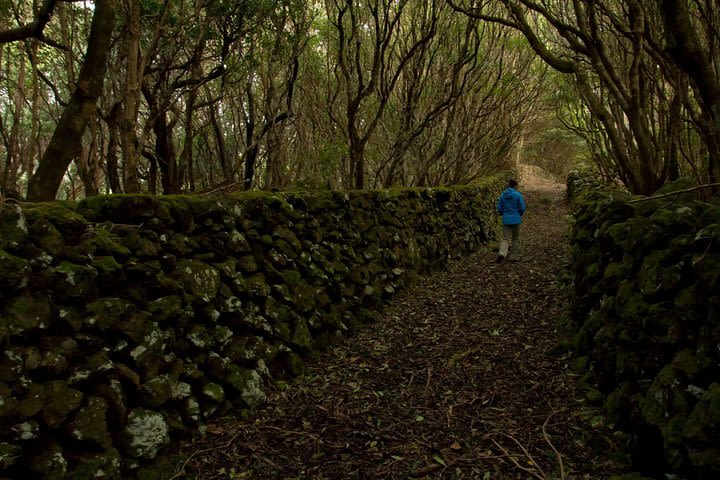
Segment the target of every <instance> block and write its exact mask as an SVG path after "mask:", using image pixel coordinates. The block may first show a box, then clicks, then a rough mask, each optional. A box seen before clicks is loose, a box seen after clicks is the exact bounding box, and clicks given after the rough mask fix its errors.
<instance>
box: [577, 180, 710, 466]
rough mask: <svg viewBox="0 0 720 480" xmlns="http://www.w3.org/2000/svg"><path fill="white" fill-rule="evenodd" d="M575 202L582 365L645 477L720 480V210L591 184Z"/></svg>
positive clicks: (684, 198) (686, 199)
mask: <svg viewBox="0 0 720 480" xmlns="http://www.w3.org/2000/svg"><path fill="white" fill-rule="evenodd" d="M682 186H683V185H675V186H670V187H668V188H667V189H666V190H664V191H661V192H659V193H660V194H663V193H669V192H671V191H672V190H673V189H678V188H680V187H682ZM568 192H569V193H570V194H571V196H572V200H573V208H574V219H575V223H574V227H573V232H572V244H573V247H572V248H573V250H572V251H573V270H574V296H573V301H572V318H573V320H574V322H575V327H576V331H577V334H576V336H575V339H574V343H575V347H576V349H577V351H578V352H579V354H580V355H585V356H586V357H583V358H581V362H580V363H583V360H588V363H589V364H590V365H591V366H592V368H593V370H594V375H595V378H596V379H597V382H598V385H599V389H600V391H601V392H602V393H603V394H604V398H605V407H606V409H607V411H608V412H609V413H610V417H611V419H612V420H613V421H614V422H615V425H616V426H617V427H618V428H619V429H621V430H625V431H627V432H630V433H631V434H632V435H633V439H634V445H633V448H634V453H635V458H636V467H637V468H638V469H640V470H644V471H645V473H647V474H650V475H652V476H655V477H658V478H659V477H660V476H662V475H663V474H664V473H666V472H676V473H680V474H681V475H683V476H685V477H686V478H720V206H719V205H718V204H717V203H715V204H712V203H704V202H702V201H699V200H697V199H696V198H695V197H694V196H693V194H692V193H686V194H682V195H681V194H672V195H670V196H665V197H662V198H657V199H654V200H642V201H637V200H640V198H639V197H631V196H629V195H627V194H626V193H623V192H620V191H619V190H616V189H612V188H609V187H607V186H603V185H600V184H598V183H597V182H595V181H593V180H592V179H591V178H589V177H587V176H581V175H580V176H578V175H575V176H571V177H570V179H569V184H568Z"/></svg>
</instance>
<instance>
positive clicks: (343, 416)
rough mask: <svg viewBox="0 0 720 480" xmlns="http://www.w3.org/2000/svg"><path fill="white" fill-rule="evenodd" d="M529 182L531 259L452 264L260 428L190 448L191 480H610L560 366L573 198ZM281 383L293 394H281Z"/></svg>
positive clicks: (402, 298) (527, 243)
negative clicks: (560, 329)
mask: <svg viewBox="0 0 720 480" xmlns="http://www.w3.org/2000/svg"><path fill="white" fill-rule="evenodd" d="M532 173H533V172H532V171H530V170H527V169H526V171H525V175H524V178H523V179H522V180H521V190H522V191H523V192H524V193H525V195H526V199H527V200H528V205H529V210H528V213H527V215H526V221H525V225H524V227H523V228H524V229H523V232H522V235H523V238H524V257H523V260H522V261H520V262H516V263H503V264H496V263H495V262H494V260H495V255H494V253H493V252H482V253H478V254H476V255H474V256H472V257H469V258H464V259H462V260H460V261H457V262H453V263H452V264H451V265H450V267H449V268H448V270H447V271H445V272H440V273H436V274H433V275H431V276H429V277H428V278H426V279H425V280H424V281H422V282H421V283H419V284H417V285H415V286H414V287H412V288H410V289H408V290H406V291H405V292H403V293H402V294H400V295H399V296H398V297H397V298H396V300H395V301H394V302H393V303H392V305H391V306H389V307H388V308H386V309H385V311H384V312H383V313H382V314H381V315H380V319H379V320H378V322H377V323H375V324H373V325H371V326H368V327H367V328H364V329H363V330H362V331H361V332H359V333H358V335H356V336H355V337H353V338H351V339H349V340H347V341H346V342H345V343H344V344H343V345H342V346H341V347H337V348H334V349H333V350H332V351H330V352H328V353H326V354H323V355H322V356H321V357H320V358H319V359H318V360H317V361H314V362H312V363H311V364H310V365H309V370H308V373H307V375H304V376H303V377H301V378H298V379H295V380H293V381H291V382H290V384H289V385H287V388H280V387H277V388H276V389H275V390H274V391H273V392H272V393H271V394H270V395H269V404H268V406H267V407H265V408H264V409H263V410H262V411H260V412H257V414H256V415H255V416H254V417H253V418H249V419H247V420H239V421H237V423H235V424H229V423H226V424H223V425H221V426H211V427H210V428H209V431H210V432H211V433H210V434H209V435H208V436H206V438H205V439H203V440H202V441H201V442H199V443H196V444H194V445H187V446H185V448H184V452H183V453H184V454H186V455H193V456H192V457H191V458H189V459H187V460H186V462H185V465H184V474H183V476H185V475H187V477H188V478H193V477H195V478H244V479H275V478H277V479H350V478H352V479H371V478H372V479H401V478H402V479H406V478H443V479H456V478H457V479H460V478H473V479H476V478H477V479H483V480H486V479H491V478H492V479H496V478H541V479H542V478H548V479H549V478H561V462H562V472H564V473H565V474H566V475H567V478H601V477H602V476H604V475H599V476H598V474H599V473H600V472H610V471H612V470H613V469H614V468H615V467H614V466H613V465H612V464H610V463H609V462H608V460H607V456H603V455H600V456H598V454H597V453H595V452H594V451H593V449H592V448H591V445H594V448H595V451H597V450H602V449H603V448H605V445H604V442H608V444H609V443H612V441H611V440H610V439H609V438H607V437H606V436H605V433H604V432H603V431H602V428H599V429H598V428H596V429H594V431H593V432H591V434H588V429H589V426H588V424H589V423H592V422H595V423H597V422H599V417H594V415H596V412H595V411H594V409H592V408H590V407H587V406H586V405H585V403H584V402H582V401H580V400H577V399H576V397H577V396H578V393H577V392H576V387H575V378H574V377H573V375H572V374H571V373H569V371H568V365H567V363H568V362H569V361H570V359H569V358H568V357H565V356H561V355H553V354H551V353H550V351H551V350H552V349H553V347H554V346H555V345H556V344H557V342H558V340H559V334H558V332H557V327H556V325H557V322H558V321H559V320H560V318H561V317H562V316H563V315H564V314H565V309H566V306H567V301H566V296H565V292H564V290H563V288H562V286H561V283H560V281H559V280H560V278H559V277H560V276H561V274H562V270H563V264H564V262H565V261H566V260H567V255H568V252H567V239H566V237H565V236H566V230H567V223H566V221H565V215H566V214H567V211H566V205H565V201H564V194H565V192H564V187H563V186H562V185H559V184H557V183H554V182H553V181H551V180H548V179H543V178H541V177H538V176H537V175H532ZM281 386H282V384H281Z"/></svg>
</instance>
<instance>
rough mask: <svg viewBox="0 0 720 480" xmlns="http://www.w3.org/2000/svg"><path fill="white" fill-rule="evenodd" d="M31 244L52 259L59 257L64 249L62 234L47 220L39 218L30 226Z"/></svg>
mask: <svg viewBox="0 0 720 480" xmlns="http://www.w3.org/2000/svg"><path fill="white" fill-rule="evenodd" d="M30 233H31V235H32V239H33V243H35V244H36V245H37V246H38V247H40V248H41V249H42V250H44V251H45V252H47V253H48V254H49V255H50V256H52V257H57V256H59V255H60V254H61V253H62V252H63V250H64V248H65V239H64V238H63V236H62V233H60V231H59V230H58V229H57V228H55V225H53V224H52V223H50V220H48V219H47V218H40V219H38V220H37V221H35V223H33V224H32V225H31V226H30Z"/></svg>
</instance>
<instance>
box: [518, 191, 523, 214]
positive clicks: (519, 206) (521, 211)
mask: <svg viewBox="0 0 720 480" xmlns="http://www.w3.org/2000/svg"><path fill="white" fill-rule="evenodd" d="M519 196H520V200H519V201H518V212H520V216H521V217H522V216H523V215H524V214H525V198H523V195H522V193H521V194H520V195H519Z"/></svg>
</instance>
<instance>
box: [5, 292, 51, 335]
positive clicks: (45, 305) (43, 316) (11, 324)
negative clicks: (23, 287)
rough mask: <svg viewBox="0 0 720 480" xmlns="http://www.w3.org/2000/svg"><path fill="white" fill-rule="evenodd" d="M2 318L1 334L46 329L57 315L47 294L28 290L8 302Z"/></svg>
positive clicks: (15, 333)
mask: <svg viewBox="0 0 720 480" xmlns="http://www.w3.org/2000/svg"><path fill="white" fill-rule="evenodd" d="M2 319H3V320H4V321H3V322H2V323H0V336H2V335H3V334H4V335H19V334H22V333H24V332H27V331H30V330H34V329H46V328H48V327H49V326H50V325H51V324H52V323H53V321H54V320H55V317H54V315H53V313H52V310H51V308H50V301H49V299H48V298H47V297H46V296H44V295H34V294H31V293H30V292H28V291H26V292H24V293H23V294H22V295H20V296H18V297H15V298H13V299H11V300H10V301H9V302H8V303H7V304H6V306H5V308H4V310H3V312H2Z"/></svg>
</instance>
